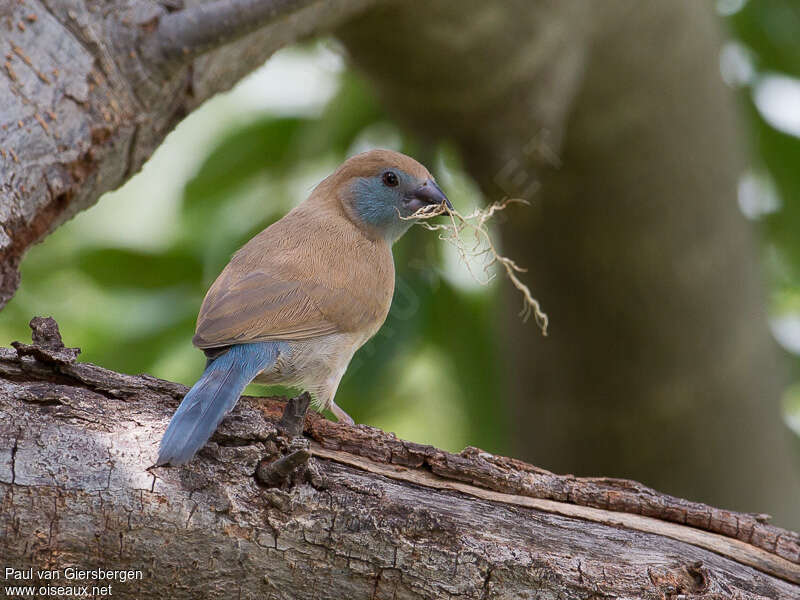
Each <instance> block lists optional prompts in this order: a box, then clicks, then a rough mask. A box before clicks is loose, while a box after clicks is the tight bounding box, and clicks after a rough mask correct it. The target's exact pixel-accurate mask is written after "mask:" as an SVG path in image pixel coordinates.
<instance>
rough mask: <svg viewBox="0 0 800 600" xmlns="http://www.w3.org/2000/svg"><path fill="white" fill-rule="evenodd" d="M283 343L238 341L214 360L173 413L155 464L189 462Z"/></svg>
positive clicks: (271, 361)
mask: <svg viewBox="0 0 800 600" xmlns="http://www.w3.org/2000/svg"><path fill="white" fill-rule="evenodd" d="M282 344H283V343H282V342H259V343H255V344H237V345H236V346H231V348H230V350H228V351H227V352H225V354H223V355H221V356H219V357H217V358H215V359H214V360H213V361H211V362H210V363H209V364H208V366H207V367H206V370H205V372H204V373H203V376H202V377H201V378H200V379H199V380H198V381H197V383H195V384H194V386H193V387H192V389H191V390H189V393H188V394H186V396H185V397H184V398H183V402H181V405H180V406H179V407H178V410H177V411H175V414H174V415H173V416H172V420H171V421H170V422H169V427H167V431H166V432H164V437H163V438H162V439H161V448H160V449H159V451H158V460H157V461H156V464H157V465H166V464H167V463H170V464H173V465H182V464H185V463H187V462H189V461H190V460H191V459H192V457H193V456H194V455H195V453H196V452H197V451H198V450H199V449H200V448H202V447H203V446H204V445H205V443H206V442H207V441H208V438H210V437H211V434H212V433H214V431H215V430H216V428H217V426H218V425H219V424H220V421H222V418H223V417H224V416H225V415H226V414H227V413H228V412H229V411H230V410H231V409H232V408H233V407H234V406H235V405H236V402H237V401H238V400H239V396H240V395H241V393H242V392H243V391H244V388H245V387H247V384H248V383H250V382H251V381H252V380H253V378H254V377H255V376H256V375H258V373H259V372H261V371H263V370H264V369H266V368H267V367H269V366H271V365H272V364H274V363H275V359H276V358H277V357H278V352H279V350H280V349H281V345H282Z"/></svg>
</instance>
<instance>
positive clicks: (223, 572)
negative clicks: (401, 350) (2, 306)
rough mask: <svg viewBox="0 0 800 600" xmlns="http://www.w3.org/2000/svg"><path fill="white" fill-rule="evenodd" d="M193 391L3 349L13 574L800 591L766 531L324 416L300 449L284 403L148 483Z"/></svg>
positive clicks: (449, 586) (2, 411)
mask: <svg viewBox="0 0 800 600" xmlns="http://www.w3.org/2000/svg"><path fill="white" fill-rule="evenodd" d="M33 324H34V325H35V326H37V327H43V326H45V325H47V322H45V321H43V320H42V321H37V322H35V323H33ZM52 330H53V328H50V331H52ZM36 337H37V339H39V340H44V342H42V343H43V344H44V346H46V348H43V350H44V349H47V348H49V349H51V350H52V349H53V348H55V347H56V346H58V347H62V344H61V343H60V341H58V343H55V341H54V338H53V336H52V335H50V336H44V335H39V334H37V336H36ZM33 345H34V346H36V345H37V343H34V344H33ZM26 347H27V346H26ZM39 356H44V357H45V359H44V360H41V359H40V358H39ZM185 391H186V388H185V387H183V386H179V385H177V384H173V383H169V382H166V381H161V380H158V379H155V378H152V377H147V376H139V377H133V376H128V375H121V374H118V373H114V372H112V371H108V370H106V369H102V368H100V367H97V366H94V365H90V364H82V363H76V362H68V363H65V362H63V361H53V360H49V359H47V355H46V353H44V354H36V353H30V352H26V353H22V354H19V353H17V352H14V351H13V350H9V349H0V417H1V418H0V449H7V450H4V451H3V450H0V505H2V507H3V510H2V511H0V528H2V529H3V531H4V532H6V535H4V537H3V540H2V542H0V558H2V560H3V561H4V562H5V564H7V565H8V566H12V567H20V568H22V567H23V566H33V567H34V568H44V567H45V566H47V568H51V569H53V568H62V569H63V568H65V567H66V566H76V567H80V568H98V567H100V568H104V569H140V570H142V571H143V573H144V575H143V579H142V580H137V581H136V582H135V584H134V583H127V584H124V585H123V584H117V585H116V588H115V590H114V595H115V596H117V597H131V598H133V597H146V596H147V597H161V596H163V595H164V593H165V590H167V589H170V596H171V597H175V598H197V597H216V595H218V594H221V593H222V592H223V591H225V590H227V591H230V590H238V593H239V594H240V595H241V597H264V596H266V597H276V598H287V597H320V598H323V597H324V598H345V597H346V598H368V597H371V598H391V597H398V598H399V597H420V598H449V597H452V596H453V595H459V596H461V597H464V598H479V597H518V596H521V595H522V594H523V593H530V591H531V590H538V591H544V592H549V593H550V594H552V595H554V596H558V595H559V594H560V595H561V596H566V597H586V596H587V595H590V594H600V595H603V594H605V595H611V596H621V597H639V598H648V599H649V598H652V599H656V598H659V599H661V598H663V597H665V596H672V595H677V594H682V593H683V594H691V595H692V597H693V598H704V599H709V600H710V599H711V598H715V597H720V595H722V596H725V597H731V596H737V597H740V598H747V599H750V598H752V599H755V598H764V597H768V598H788V597H795V596H797V595H798V593H799V592H800V538H798V535H797V534H795V533H792V532H789V531H785V530H782V529H779V528H776V527H772V526H770V525H768V524H766V523H764V522H763V521H764V519H763V518H762V517H761V516H753V515H746V514H738V513H734V512H730V511H725V510H721V509H716V508H712V507H709V506H704V505H700V504H696V503H692V502H689V501H686V500H681V499H678V498H673V497H670V496H666V495H663V494H659V493H658V492H656V491H654V490H651V489H649V488H646V487H644V486H642V485H641V484H637V483H634V482H629V481H623V480H616V479H605V478H590V479H584V478H576V477H572V476H561V475H555V474H553V473H549V472H548V471H545V470H543V469H539V468H536V467H533V466H531V465H527V464H525V463H522V462H520V461H516V460H514V459H509V458H505V457H501V456H495V455H492V454H489V453H486V452H483V451H481V450H478V449H476V448H467V449H466V450H465V451H463V452H462V453H460V454H451V453H448V452H444V451H442V450H438V449H436V448H433V447H431V446H424V445H420V444H415V443H412V442H406V441H403V440H399V439H397V438H396V437H395V436H393V435H391V434H386V433H384V432H382V431H380V430H378V429H375V428H372V427H367V426H363V425H362V426H357V427H352V426H348V425H343V424H339V423H333V422H330V421H327V420H326V419H324V418H322V417H321V416H319V415H317V414H316V413H311V414H308V415H306V417H305V426H304V431H305V436H301V437H297V438H293V437H291V434H286V433H282V432H281V429H280V428H279V427H278V422H279V421H280V420H281V419H282V418H286V415H287V404H286V403H285V402H282V401H279V400H277V399H269V398H267V399H265V398H243V399H242V400H241V401H240V403H239V406H237V408H236V409H235V410H234V411H233V412H232V414H231V415H229V417H227V418H226V419H225V420H224V421H223V423H222V425H221V427H220V429H219V431H218V432H217V433H216V434H215V435H214V437H213V438H212V441H211V442H210V443H209V444H208V445H207V446H206V448H204V449H203V450H202V451H201V453H200V455H199V456H198V457H197V458H196V459H195V460H194V461H192V463H190V464H189V465H187V466H186V467H182V468H166V467H154V466H152V465H153V461H154V459H155V456H156V453H157V445H158V439H159V437H160V435H161V434H162V433H163V429H164V427H165V425H166V423H167V421H168V419H169V417H170V415H171V413H172V411H174V409H175V407H176V406H177V404H178V403H179V402H180V399H181V398H182V396H183V394H184V393H185ZM300 405H301V407H302V402H301V403H300ZM296 408H297V407H296V406H294V405H293V406H292V407H290V410H289V412H290V413H291V415H289V417H288V418H289V419H290V420H293V419H294V418H295V417H296V414H295V413H296V412H297V411H296ZM701 516H702V518H701ZM712 531H715V532H718V533H711V532H712ZM198 565H208V566H207V567H206V566H204V567H203V569H198ZM792 582H793V583H792ZM320 590H325V591H324V592H320ZM229 595H230V594H229Z"/></svg>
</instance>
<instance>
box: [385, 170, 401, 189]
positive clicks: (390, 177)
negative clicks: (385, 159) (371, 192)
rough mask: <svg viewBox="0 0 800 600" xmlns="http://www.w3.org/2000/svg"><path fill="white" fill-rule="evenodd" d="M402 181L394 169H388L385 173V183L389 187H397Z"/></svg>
mask: <svg viewBox="0 0 800 600" xmlns="http://www.w3.org/2000/svg"><path fill="white" fill-rule="evenodd" d="M398 183H400V181H399V180H398V179H397V175H396V174H395V173H394V172H392V171H386V173H384V174H383V184H384V185H388V186H389V187H395V186H396V185H397V184H398Z"/></svg>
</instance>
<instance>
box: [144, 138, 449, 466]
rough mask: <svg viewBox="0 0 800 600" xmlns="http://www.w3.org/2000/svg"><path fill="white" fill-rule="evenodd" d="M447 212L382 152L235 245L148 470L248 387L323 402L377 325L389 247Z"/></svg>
mask: <svg viewBox="0 0 800 600" xmlns="http://www.w3.org/2000/svg"><path fill="white" fill-rule="evenodd" d="M442 205H444V207H445V208H444V210H445V211H446V210H447V209H448V208H450V209H451V208H453V207H452V205H451V204H450V201H449V200H448V199H447V197H446V196H445V194H444V192H442V190H441V189H440V188H439V186H438V185H436V182H435V181H434V178H433V176H431V174H430V173H429V172H428V170H427V169H426V168H425V167H423V166H422V165H421V164H420V163H418V162H417V161H416V160H414V159H413V158H410V157H408V156H406V155H404V154H400V153H398V152H393V151H391V150H371V151H369V152H365V153H363V154H358V155H356V156H353V157H352V158H350V159H348V160H347V161H345V162H344V163H343V164H342V165H341V166H340V167H339V168H338V169H336V171H334V173H333V174H331V175H330V176H328V177H327V178H326V179H324V180H323V181H322V182H321V183H320V184H319V185H318V186H317V187H316V188H315V189H314V191H313V192H312V193H311V195H310V196H309V197H308V198H307V199H306V200H305V201H304V202H302V203H301V204H299V205H298V206H297V207H296V208H294V209H293V210H291V211H290V212H289V213H288V214H287V215H286V216H284V217H283V218H282V219H280V220H279V221H277V222H275V223H273V224H272V225H270V226H269V227H267V228H266V229H265V230H264V231H262V232H261V233H259V234H258V235H256V236H255V237H254V238H253V239H251V240H250V241H249V242H248V243H247V244H245V245H244V247H242V248H241V249H240V250H239V251H238V252H236V254H234V256H233V258H232V259H231V261H230V262H229V263H228V265H227V266H226V267H225V269H224V270H223V271H222V273H221V274H220V275H219V277H217V280H216V281H215V282H214V283H213V285H212V286H211V288H210V289H209V290H208V293H207V294H206V297H205V300H203V305H202V307H201V308H200V314H199V316H198V318H197V329H196V332H195V336H194V338H193V339H192V343H193V344H194V345H195V346H197V347H198V348H200V349H202V350H203V351H204V352H205V354H206V357H207V359H208V362H207V364H206V369H205V372H204V373H203V375H202V377H200V379H199V380H198V381H197V383H195V384H194V386H193V387H192V389H191V390H189V393H188V394H186V396H185V397H184V399H183V401H182V402H181V404H180V406H179V407H178V410H177V411H176V412H175V414H174V415H173V417H172V420H171V421H170V424H169V426H168V427H167V430H166V432H165V433H164V437H163V439H162V440H161V447H160V450H159V454H158V460H157V462H156V464H158V465H165V464H173V465H180V464H185V463H187V462H188V461H189V460H191V458H192V457H193V456H194V454H195V453H196V452H197V451H198V450H199V449H200V448H201V447H202V446H203V445H204V444H205V443H206V442H207V441H208V439H209V438H210V437H211V434H213V433H214V431H215V430H216V428H217V426H218V425H219V424H220V422H221V421H222V418H223V417H224V416H225V415H226V414H227V413H228V412H229V411H230V410H231V409H232V408H233V407H234V406H235V405H236V402H237V401H238V400H239V396H240V395H241V393H242V391H243V390H244V388H245V387H246V386H247V385H248V384H249V383H250V382H251V381H253V380H255V381H257V382H259V383H266V384H277V383H280V384H284V385H287V386H292V387H301V388H303V389H305V390H306V391H308V392H309V393H310V394H311V395H312V398H313V399H314V404H315V406H316V407H318V408H319V409H320V410H322V409H325V408H327V409H330V410H331V412H333V414H334V415H335V416H336V418H337V419H338V420H339V421H345V422H347V423H350V424H352V423H353V419H351V418H350V416H349V415H348V414H347V413H346V412H345V411H343V410H342V409H341V408H340V407H339V406H337V404H336V403H335V402H334V396H335V395H336V389H337V388H338V387H339V382H340V380H341V379H342V376H343V375H344V373H345V371H346V369H347V365H348V364H349V363H350V359H351V358H352V357H353V354H354V353H355V352H356V350H358V349H359V348H360V347H361V346H362V345H363V344H364V343H365V342H366V341H367V340H368V339H370V338H371V337H372V336H373V335H375V333H376V332H377V331H378V329H380V327H381V325H383V322H384V320H385V319H386V315H387V314H388V312H389V306H390V304H391V301H392V294H393V292H394V261H393V257H392V244H393V243H394V242H396V241H397V240H398V239H399V238H400V237H401V236H402V235H403V234H404V233H405V232H406V231H407V230H408V228H409V227H410V226H411V225H412V224H413V223H414V219H408V217H409V216H411V215H413V214H414V213H415V212H416V211H417V210H419V209H420V208H423V207H426V206H442Z"/></svg>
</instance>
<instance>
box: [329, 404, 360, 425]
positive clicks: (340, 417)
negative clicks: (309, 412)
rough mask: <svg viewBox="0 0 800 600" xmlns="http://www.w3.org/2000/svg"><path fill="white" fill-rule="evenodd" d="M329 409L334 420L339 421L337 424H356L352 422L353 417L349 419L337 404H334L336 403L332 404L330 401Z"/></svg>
mask: <svg viewBox="0 0 800 600" xmlns="http://www.w3.org/2000/svg"><path fill="white" fill-rule="evenodd" d="M330 409H331V412H332V413H333V414H334V416H335V417H336V420H337V421H339V423H347V424H348V425H355V424H356V422H355V421H353V417H351V416H350V415H348V414H347V413H346V412H344V411H343V410H342V409H341V407H340V406H339V405H338V404H336V402H334V401H333V400H331V405H330Z"/></svg>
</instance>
